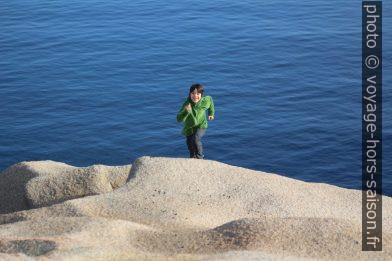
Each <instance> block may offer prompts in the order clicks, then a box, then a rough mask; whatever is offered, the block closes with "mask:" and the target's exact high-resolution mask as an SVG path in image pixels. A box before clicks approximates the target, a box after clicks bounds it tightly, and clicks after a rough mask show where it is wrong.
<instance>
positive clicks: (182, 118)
mask: <svg viewBox="0 0 392 261" xmlns="http://www.w3.org/2000/svg"><path fill="white" fill-rule="evenodd" d="M186 106H187V102H185V103H184V105H182V107H181V109H180V111H179V112H178V113H177V122H183V121H185V120H186V118H187V117H188V116H189V114H190V113H189V112H188V111H187V110H186V108H185V107H186Z"/></svg>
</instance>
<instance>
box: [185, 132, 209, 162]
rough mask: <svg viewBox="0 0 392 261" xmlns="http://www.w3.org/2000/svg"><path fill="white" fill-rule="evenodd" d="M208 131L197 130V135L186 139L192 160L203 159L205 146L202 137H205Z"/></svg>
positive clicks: (194, 134)
mask: <svg viewBox="0 0 392 261" xmlns="http://www.w3.org/2000/svg"><path fill="white" fill-rule="evenodd" d="M205 132H206V129H201V128H200V129H197V131H196V132H195V133H193V134H192V135H189V136H187V137H186V145H187V146H188V150H189V155H190V157H191V158H197V159H203V158H204V154H203V144H202V143H201V137H203V135H204V133H205Z"/></svg>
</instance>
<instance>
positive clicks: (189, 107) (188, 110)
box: [185, 103, 192, 112]
mask: <svg viewBox="0 0 392 261" xmlns="http://www.w3.org/2000/svg"><path fill="white" fill-rule="evenodd" d="M185 109H186V111H187V112H191V111H192V107H191V104H190V103H188V105H187V106H185Z"/></svg>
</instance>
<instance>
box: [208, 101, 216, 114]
mask: <svg viewBox="0 0 392 261" xmlns="http://www.w3.org/2000/svg"><path fill="white" fill-rule="evenodd" d="M214 118H215V107H214V100H213V99H212V97H211V96H210V107H209V108H208V119H209V120H213V119H214Z"/></svg>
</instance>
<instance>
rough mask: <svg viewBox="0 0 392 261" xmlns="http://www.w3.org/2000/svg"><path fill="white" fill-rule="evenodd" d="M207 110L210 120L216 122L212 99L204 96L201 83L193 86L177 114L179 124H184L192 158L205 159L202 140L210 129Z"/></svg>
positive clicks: (184, 132) (183, 131)
mask: <svg viewBox="0 0 392 261" xmlns="http://www.w3.org/2000/svg"><path fill="white" fill-rule="evenodd" d="M206 110H208V120H209V121H212V120H214V117H215V109H214V101H213V100H212V97H211V96H204V87H203V85H201V84H199V83H196V84H192V86H191V87H190V89H189V95H188V98H187V99H186V101H185V102H184V104H183V105H182V107H181V109H180V111H179V112H178V114H177V122H183V123H184V127H183V128H182V134H183V135H184V136H186V144H187V146H188V150H189V155H190V158H196V159H203V158H204V153H203V144H202V143H201V138H202V137H203V135H204V134H205V132H206V129H207V127H208V123H207V120H206V113H205V112H206Z"/></svg>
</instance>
